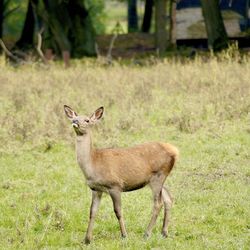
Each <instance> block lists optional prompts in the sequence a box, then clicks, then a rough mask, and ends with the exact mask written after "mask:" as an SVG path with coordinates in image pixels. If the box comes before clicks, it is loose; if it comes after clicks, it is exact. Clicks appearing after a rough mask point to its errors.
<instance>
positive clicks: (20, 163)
mask: <svg viewBox="0 0 250 250" xmlns="http://www.w3.org/2000/svg"><path fill="white" fill-rule="evenodd" d="M236 59H237V58H236ZM236 59H231V57H230V56H229V55H228V54H224V55H222V57H221V58H219V59H217V58H215V57H212V58H210V59H208V58H206V59H205V60H204V59H202V58H201V57H198V58H197V59H196V60H194V61H186V62H179V61H172V60H165V61H159V60H157V59H151V60H149V61H148V62H146V63H145V65H146V66H144V67H140V66H130V65H128V66H124V65H119V64H116V63H115V64H114V66H111V67H106V66H102V65H100V64H99V63H98V62H91V61H89V60H87V61H82V62H77V61H76V62H74V64H75V65H74V66H73V67H71V68H70V69H68V70H66V71H65V70H64V69H63V68H61V66H60V65H52V66H51V67H50V69H47V70H46V69H43V68H41V67H39V65H26V66H22V67H20V68H17V69H13V68H11V67H9V66H8V65H5V64H4V62H3V60H0V68H1V70H0V72H1V73H0V82H1V92H0V126H1V130H0V146H1V147H0V241H1V244H0V248H1V249H81V248H83V249H85V248H86V249H249V245H250V240H249V239H250V237H249V227H250V225H249V218H250V212H249V205H250V199H249V197H250V195H249V194H250V192H249V180H250V179H249V178H250V170H249V162H250V155H249V148H250V139H249V138H250V137H249V133H250V130H249V110H250V101H249V93H250V85H249V79H250V74H249V67H250V61H249V59H247V58H245V59H244V58H242V59H241V61H240V63H239V62H238V61H237V60H236ZM63 104H68V105H71V106H72V107H74V108H75V109H76V110H77V111H78V112H79V113H83V114H84V113H86V114H88V113H91V112H92V111H93V110H95V108H97V107H98V106H101V105H104V106H105V108H106V112H105V117H104V119H103V121H102V122H100V123H99V125H98V127H97V129H96V130H95V131H93V132H94V134H93V137H94V144H95V146H97V147H109V146H129V145H135V144H139V143H141V142H145V141H153V140H155V141H158V140H160V141H167V142H170V143H172V144H174V145H176V146H177V147H178V148H179V150H180V153H181V157H180V160H179V162H178V164H177V166H176V168H175V169H174V170H173V172H172V173H171V175H170V176H169V177H168V179H167V182H166V184H167V186H168V187H169V189H170V191H171V193H172V194H173V196H174V200H175V202H174V206H173V208H172V210H171V223H170V228H169V234H170V235H169V238H167V239H163V238H162V237H161V234H160V231H161V224H162V217H163V214H162V213H161V215H160V217H159V218H158V220H157V225H156V227H155V229H154V231H153V234H152V236H151V237H150V238H149V239H148V240H144V239H143V233H144V230H145V228H146V226H147V223H148V222H149V216H150V213H151V206H152V199H151V192H150V190H149V188H144V189H141V190H138V191H135V192H130V193H124V194H123V196H122V202H123V213H124V217H125V222H126V227H127V231H128V238H127V239H125V240H122V239H120V233H119V227H118V223H117V220H116V218H115V215H114V213H113V208H112V202H111V199H110V198H109V197H108V196H104V199H103V200H102V203H101V206H100V210H99V213H98V216H97V219H96V223H95V227H94V238H93V242H92V243H91V245H90V246H88V247H86V246H84V245H83V244H82V243H81V242H82V240H83V237H84V234H85V232H86V228H87V222H88V215H89V206H90V197H91V193H90V190H89V189H88V187H87V186H86V184H85V181H84V177H83V174H82V173H81V171H80V169H79V167H78V166H77V164H76V160H75V151H74V146H73V145H74V133H73V131H72V128H71V126H70V124H69V123H68V121H67V119H66V117H65V115H64V112H63Z"/></svg>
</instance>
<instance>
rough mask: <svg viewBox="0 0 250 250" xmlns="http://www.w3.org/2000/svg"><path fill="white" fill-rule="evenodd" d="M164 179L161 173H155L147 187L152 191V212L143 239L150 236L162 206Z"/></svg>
mask: <svg viewBox="0 0 250 250" xmlns="http://www.w3.org/2000/svg"><path fill="white" fill-rule="evenodd" d="M165 179H166V176H165V174H163V173H160V172H159V173H157V174H155V175H154V176H152V178H151V180H150V182H149V186H150V188H151V190H152V193H153V202H154V204H153V210H152V215H151V219H150V222H149V224H148V227H147V230H146V232H145V235H144V236H145V237H148V236H150V234H151V232H152V229H153V226H154V225H155V222H156V219H157V217H158V215H159V213H160V210H161V208H162V206H163V198H162V187H163V183H164V181H165Z"/></svg>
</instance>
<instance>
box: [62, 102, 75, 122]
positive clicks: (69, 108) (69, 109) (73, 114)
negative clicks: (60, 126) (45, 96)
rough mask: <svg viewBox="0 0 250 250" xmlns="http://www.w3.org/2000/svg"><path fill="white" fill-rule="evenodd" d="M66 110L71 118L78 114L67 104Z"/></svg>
mask: <svg viewBox="0 0 250 250" xmlns="http://www.w3.org/2000/svg"><path fill="white" fill-rule="evenodd" d="M64 111H65V114H66V116H67V117H68V118H69V119H73V118H74V117H76V116H77V113H76V112H75V111H74V110H73V109H72V108H71V107H69V106H67V105H64Z"/></svg>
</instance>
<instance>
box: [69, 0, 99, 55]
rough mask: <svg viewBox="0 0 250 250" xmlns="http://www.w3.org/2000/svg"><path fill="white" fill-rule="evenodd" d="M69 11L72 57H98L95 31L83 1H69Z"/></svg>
mask: <svg viewBox="0 0 250 250" xmlns="http://www.w3.org/2000/svg"><path fill="white" fill-rule="evenodd" d="M68 11H69V15H70V18H71V21H72V27H71V32H70V33H71V37H70V41H71V42H72V48H73V50H72V55H73V56H74V57H82V56H84V55H86V56H96V51H95V30H94V27H93V24H92V20H91V17H90V15H89V13H88V11H87V9H86V8H85V6H84V4H83V2H82V0H74V1H73V0H72V1H69V3H68Z"/></svg>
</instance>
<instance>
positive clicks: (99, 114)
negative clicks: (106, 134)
mask: <svg viewBox="0 0 250 250" xmlns="http://www.w3.org/2000/svg"><path fill="white" fill-rule="evenodd" d="M103 112H104V108H103V107H100V108H98V109H97V110H96V111H95V112H94V113H93V114H92V115H91V116H90V121H91V122H92V123H95V122H97V121H98V120H99V119H101V118H102V115H103Z"/></svg>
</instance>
